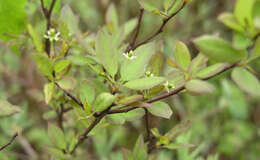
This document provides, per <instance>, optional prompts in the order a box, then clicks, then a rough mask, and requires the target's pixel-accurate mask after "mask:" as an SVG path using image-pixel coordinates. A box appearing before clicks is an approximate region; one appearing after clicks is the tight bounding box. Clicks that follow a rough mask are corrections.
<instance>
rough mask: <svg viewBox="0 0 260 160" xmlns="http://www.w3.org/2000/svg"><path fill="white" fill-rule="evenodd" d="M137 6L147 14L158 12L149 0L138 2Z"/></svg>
mask: <svg viewBox="0 0 260 160" xmlns="http://www.w3.org/2000/svg"><path fill="white" fill-rule="evenodd" d="M138 2H139V4H140V5H141V6H142V7H143V8H144V9H145V10H146V11H148V12H153V11H155V10H158V9H157V8H156V7H155V6H153V4H152V3H151V1H149V0H138Z"/></svg>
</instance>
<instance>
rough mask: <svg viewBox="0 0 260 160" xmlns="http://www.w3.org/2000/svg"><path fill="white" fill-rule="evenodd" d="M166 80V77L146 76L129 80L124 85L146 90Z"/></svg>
mask: <svg viewBox="0 0 260 160" xmlns="http://www.w3.org/2000/svg"><path fill="white" fill-rule="evenodd" d="M164 81H165V78H163V77H146V78H141V79H136V80H132V81H129V82H127V83H126V84H124V86H125V87H127V88H129V89H133V90H146V89H151V88H153V87H155V86H158V85H160V84H162V83H163V82H164Z"/></svg>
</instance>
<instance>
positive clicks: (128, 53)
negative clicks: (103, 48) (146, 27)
mask: <svg viewBox="0 0 260 160" xmlns="http://www.w3.org/2000/svg"><path fill="white" fill-rule="evenodd" d="M123 55H124V56H125V58H127V59H129V60H133V59H136V56H135V55H134V52H133V51H130V52H127V53H123Z"/></svg>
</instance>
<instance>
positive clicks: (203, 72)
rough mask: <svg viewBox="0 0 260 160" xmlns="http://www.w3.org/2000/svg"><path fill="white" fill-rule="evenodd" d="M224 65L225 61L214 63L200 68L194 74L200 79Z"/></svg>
mask: <svg viewBox="0 0 260 160" xmlns="http://www.w3.org/2000/svg"><path fill="white" fill-rule="evenodd" d="M226 66H227V64H226V63H216V64H214V65H211V66H209V67H207V68H204V69H202V70H201V71H200V72H199V73H197V74H196V77H197V78H201V79H204V78H208V77H211V76H213V75H215V74H216V73H218V72H220V71H221V70H223V69H224V68H225V67H226Z"/></svg>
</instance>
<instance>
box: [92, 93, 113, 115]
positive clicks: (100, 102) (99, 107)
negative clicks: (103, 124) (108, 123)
mask: <svg viewBox="0 0 260 160" xmlns="http://www.w3.org/2000/svg"><path fill="white" fill-rule="evenodd" d="M115 98H116V97H115V96H114V95H112V94H110V93H106V92H104V93H101V94H100V95H98V96H97V98H96V101H95V103H94V106H95V108H94V111H95V112H100V111H103V110H105V109H107V108H108V107H109V106H111V105H112V104H113V103H114V101H115Z"/></svg>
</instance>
